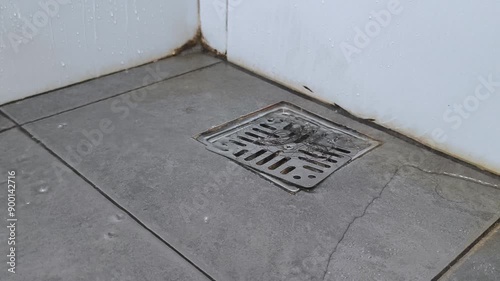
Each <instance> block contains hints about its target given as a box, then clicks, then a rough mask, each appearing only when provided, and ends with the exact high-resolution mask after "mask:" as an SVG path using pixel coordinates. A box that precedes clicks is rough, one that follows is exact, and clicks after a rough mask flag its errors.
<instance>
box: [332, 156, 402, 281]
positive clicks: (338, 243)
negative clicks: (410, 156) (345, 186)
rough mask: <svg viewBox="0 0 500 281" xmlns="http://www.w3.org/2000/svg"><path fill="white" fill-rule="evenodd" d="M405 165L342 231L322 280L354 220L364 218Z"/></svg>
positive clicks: (397, 170)
mask: <svg viewBox="0 0 500 281" xmlns="http://www.w3.org/2000/svg"><path fill="white" fill-rule="evenodd" d="M403 167H404V166H401V167H399V168H397V169H396V171H395V172H394V174H393V175H392V176H391V178H390V179H389V181H388V182H387V183H386V184H385V185H384V187H382V189H381V190H380V192H379V193H378V195H377V196H375V197H373V198H372V200H371V201H370V202H369V203H368V204H367V205H366V207H365V209H364V210H363V213H362V214H361V215H360V216H355V217H354V219H353V220H352V221H351V222H350V223H349V224H348V225H347V228H346V229H345V231H344V233H342V236H341V237H340V240H339V242H337V244H336V245H335V247H334V248H333V251H332V252H331V253H330V255H329V256H328V262H327V264H326V268H325V272H324V273H323V278H322V280H325V278H326V275H327V274H328V268H329V267H330V262H331V261H332V257H333V255H334V254H335V252H336V251H337V248H338V246H339V245H340V243H342V241H343V240H344V238H345V235H346V234H347V232H348V231H349V229H350V228H351V226H352V225H353V224H354V222H355V221H356V220H358V219H360V218H362V217H363V216H365V215H366V211H367V210H368V208H369V207H370V206H371V205H372V204H373V202H375V200H377V199H379V198H380V197H382V193H383V192H384V190H385V188H386V187H387V186H389V184H390V183H391V182H392V181H393V180H394V178H395V177H396V175H397V174H398V173H399V170H401V169H402V168H403Z"/></svg>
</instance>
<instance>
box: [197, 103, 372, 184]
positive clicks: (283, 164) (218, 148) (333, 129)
mask: <svg viewBox="0 0 500 281" xmlns="http://www.w3.org/2000/svg"><path fill="white" fill-rule="evenodd" d="M196 139H197V140H198V141H200V142H202V143H204V144H205V145H206V146H207V148H208V149H209V150H210V151H213V152H215V153H218V154H221V155H223V156H225V157H227V158H229V159H232V160H234V161H236V162H238V163H240V164H242V165H244V166H246V167H248V168H251V169H252V170H254V171H257V172H259V173H261V174H262V175H263V176H265V177H266V178H268V179H270V180H272V181H274V182H275V183H277V184H279V185H281V186H282V187H284V188H286V189H288V190H289V191H292V192H296V191H298V190H299V189H300V188H302V189H310V188H313V187H315V186H316V185H318V184H319V183H320V182H321V181H323V180H324V179H325V178H327V177H328V176H329V175H331V174H332V173H333V172H335V171H336V170H338V169H340V168H341V167H342V166H344V165H345V164H347V163H348V162H350V161H353V160H354V159H356V158H358V157H360V156H361V155H363V154H365V153H367V152H368V151H370V150H371V149H373V148H375V147H376V146H378V145H379V144H380V142H378V141H376V140H373V139H371V138H369V137H367V136H364V135H361V134H359V133H357V132H355V131H353V130H351V129H348V128H346V127H343V126H340V125H337V124H334V123H332V122H330V121H328V120H326V119H324V118H322V117H319V116H317V115H315V114H313V113H310V112H308V111H306V110H303V109H302V108H299V107H297V106H295V105H293V104H290V103H287V102H280V103H277V104H275V105H272V106H269V107H267V108H264V109H262V110H259V111H257V112H254V113H251V114H249V115H246V116H243V117H241V118H238V119H237V120H234V121H231V122H229V123H226V124H224V125H221V126H217V127H215V128H212V129H210V130H209V131H207V132H204V133H201V134H200V135H199V136H197V138H196Z"/></svg>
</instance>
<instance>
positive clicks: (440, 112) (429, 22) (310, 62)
mask: <svg viewBox="0 0 500 281" xmlns="http://www.w3.org/2000/svg"><path fill="white" fill-rule="evenodd" d="M235 2H236V3H235V4H234V3H233V5H232V6H231V8H230V9H229V18H228V42H227V52H228V59H229V60H230V61H232V62H234V63H236V64H239V65H242V66H244V67H246V68H249V69H251V70H253V71H255V72H257V73H260V74H262V75H264V76H267V77H269V78H271V79H273V80H276V81H279V82H281V83H283V84H286V85H287V86H289V87H292V88H295V89H296V90H298V91H301V92H303V93H305V94H310V95H312V96H315V97H317V98H319V99H321V100H323V101H327V102H330V103H336V104H339V105H340V106H342V107H343V108H345V109H346V110H348V111H350V112H351V113H353V114H355V115H357V116H359V117H363V118H373V119H376V122H377V123H379V124H382V125H384V126H386V127H388V128H391V129H394V130H397V131H399V132H401V133H403V134H405V135H407V136H410V137H412V138H415V139H417V140H419V141H420V142H423V143H426V144H428V145H430V146H433V147H435V148H437V149H439V150H442V151H444V152H446V153H448V154H451V155H454V156H456V157H458V158H461V159H463V160H465V161H469V162H471V163H474V164H476V165H478V166H481V167H484V168H486V169H488V170H490V171H493V172H496V173H499V174H500V149H499V146H498V145H499V139H500V126H499V125H498V121H499V120H500V110H499V108H500V85H499V84H498V83H496V84H495V85H489V86H488V87H485V86H484V85H483V84H487V83H485V82H484V80H488V77H489V76H491V79H492V80H493V81H499V82H500V52H499V50H500V33H499V26H500V16H499V15H500V1H496V0H484V1H473V0H464V1H452V0H443V1H430V0H428V1H404V0H401V2H400V4H398V3H397V2H396V3H389V2H390V1H388V0H381V1H370V2H368V1H364V2H363V3H359V2H357V1H347V0H342V1H341V0H330V1H326V0H314V1H299V0H275V1H266V0H252V1H250V0H238V1H236V0H235ZM372 11H376V12H379V11H385V12H382V13H383V14H384V15H386V16H387V14H388V13H390V14H391V18H390V20H388V17H385V20H382V21H380V20H378V21H380V22H381V23H382V24H379V23H376V21H377V17H376V16H374V15H371V12H372ZM202 22H203V21H202ZM378 27H379V28H380V30H378V29H377V28H378ZM356 28H359V29H360V30H365V28H369V29H370V28H371V29H370V30H371V34H370V36H371V37H368V35H364V36H363V35H358V37H360V38H357V37H356V34H357V33H356ZM365 36H366V37H365ZM363 37H365V38H364V39H365V40H364V42H363V40H362V39H363ZM355 40H357V43H356V42H355ZM343 48H344V50H343ZM346 50H348V51H346ZM349 51H350V52H351V53H349ZM479 77H482V78H479ZM303 85H305V86H307V87H309V88H310V89H311V90H312V91H313V92H314V93H311V92H309V91H307V90H305V89H304V88H303ZM476 90H477V93H476ZM476 95H477V97H476ZM464 103H465V109H462V112H460V113H458V111H457V112H455V111H453V110H459V109H454V105H455V104H457V105H460V104H464ZM462 106H463V105H462ZM460 114H462V115H460Z"/></svg>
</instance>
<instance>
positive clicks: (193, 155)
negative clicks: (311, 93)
mask: <svg viewBox="0 0 500 281" xmlns="http://www.w3.org/2000/svg"><path fill="white" fill-rule="evenodd" d="M164 69H165V70H164ZM159 72H161V74H158V73H159ZM146 77H149V78H146ZM279 101H287V102H290V103H293V104H296V105H298V106H300V107H302V108H304V109H306V110H309V111H312V112H314V113H316V114H318V115H320V116H323V117H325V118H328V119H329V120H332V121H334V122H336V123H340V124H343V125H346V126H349V127H351V128H353V129H355V130H357V131H358V132H361V133H363V134H366V135H369V136H371V137H372V138H375V139H377V140H380V141H381V142H383V145H382V146H380V147H378V148H376V149H375V150H373V151H372V152H370V153H368V154H366V155H365V156H363V157H362V158H360V159H358V160H356V161H354V162H352V163H350V164H349V165H347V166H346V167H344V168H342V169H341V170H339V171H337V172H336V173H335V174H333V175H332V176H330V177H329V178H327V179H326V180H325V181H324V182H322V183H321V184H320V185H319V186H318V187H317V188H316V189H315V190H314V191H313V192H300V193H298V194H296V195H291V194H289V193H287V192H285V191H283V190H282V189H280V188H279V187H277V186H275V185H274V184H272V183H270V182H269V181H267V180H265V179H263V178H261V177H260V176H258V175H257V174H255V173H253V172H252V171H249V170H247V169H245V168H243V167H241V166H239V165H237V164H235V163H234V162H231V161H230V160H228V159H226V158H224V157H222V156H220V155H217V154H214V153H212V152H210V151H208V150H206V149H205V147H204V146H203V145H202V144H201V143H199V142H197V141H195V140H194V139H193V136H195V135H196V134H198V133H201V132H203V131H205V130H207V129H209V128H211V127H213V126H216V125H219V124H222V123H225V122H228V121H231V120H233V119H236V118H238V117H240V116H241V115H245V114H247V113H250V112H252V111H255V110H258V109H261V108H263V107H265V106H268V105H270V104H273V103H276V102H279ZM0 110H1V111H2V112H3V113H5V114H6V115H8V116H9V117H10V118H11V119H12V120H15V121H16V122H17V123H18V126H17V127H16V128H12V129H7V130H5V131H3V132H1V133H0V144H1V146H0V147H1V148H0V149H1V153H2V158H1V160H0V163H1V173H2V174H1V175H4V176H3V177H4V178H5V180H6V177H7V171H8V170H16V171H17V175H18V182H17V186H18V187H17V190H18V194H17V203H18V214H17V215H18V218H19V221H18V227H19V228H18V237H19V246H18V247H19V252H18V259H19V260H18V262H19V264H18V274H17V275H15V276H11V275H9V274H8V273H7V271H6V270H2V273H1V275H0V277H1V279H2V280H203V279H205V280H206V279H208V280H210V279H212V280H343V279H345V280H431V279H433V278H435V277H436V276H441V275H442V274H443V273H446V274H444V277H443V278H449V279H450V280H471V278H474V276H477V277H478V278H481V279H478V280H498V276H499V275H498V269H499V268H500V265H499V264H498V262H499V261H498V256H497V255H496V253H498V251H500V248H499V247H500V244H499V242H498V239H499V238H498V236H492V235H489V236H487V237H486V238H483V239H478V237H480V236H481V235H482V234H483V233H484V232H485V231H486V230H487V229H490V230H491V228H492V225H493V224H494V223H495V222H497V221H498V220H499V218H500V187H499V184H500V178H499V177H496V176H492V175H490V174H485V173H481V172H479V171H477V170H475V169H472V168H470V167H468V166H465V165H462V164H460V163H459V162H457V161H454V160H451V159H448V158H445V157H442V156H440V155H437V154H435V153H433V152H431V151H428V150H426V149H424V148H421V147H418V146H415V145H413V144H410V143H408V142H405V141H404V140H401V139H399V138H397V137H394V136H393V135H390V134H387V133H386V132H383V131H380V130H377V129H375V128H374V127H370V126H367V125H365V124H362V123H359V122H357V121H355V120H353V119H350V118H348V117H346V116H344V115H342V114H340V113H338V112H336V110H335V109H333V108H330V107H327V106H324V105H322V104H319V103H316V102H314V101H311V100H308V99H304V98H303V97H301V96H299V95H296V94H294V93H291V92H288V91H286V90H284V89H282V88H280V87H277V86H275V85H273V84H270V83H268V82H266V81H264V80H262V79H260V78H258V77H255V76H253V75H250V74H248V73H246V72H244V71H241V70H240V69H238V68H235V67H233V66H231V65H230V64H227V63H225V62H222V61H219V60H218V59H215V58H212V57H210V56H208V55H204V54H190V55H188V56H180V57H175V58H170V59H166V60H162V61H159V62H156V63H153V64H149V65H145V66H142V67H139V68H136V69H133V70H129V71H128V72H120V73H116V74H113V75H110V76H106V77H102V78H98V79H95V80H91V81H88V82H84V83H81V84H78V85H75V86H72V87H68V88H65V89H61V90H58V91H54V92H52V93H48V94H44V95H39V96H36V97H34V98H30V99H26V100H22V101H19V102H15V103H11V104H8V105H4V106H2V107H1V108H0ZM7 122H9V121H8V120H5V118H1V117H0V124H2V126H3V127H6V128H8V127H9V125H8V124H7ZM4 123H5V124H7V125H5V126H4V125H3V124H4ZM19 125H21V126H19ZM454 175H455V176H454ZM0 181H1V182H3V181H4V180H3V179H2V180H0ZM3 185H5V183H3ZM0 198H1V199H0V200H2V202H7V200H6V194H4V193H2V194H0ZM4 209H5V208H4ZM2 214H3V217H4V218H5V219H6V218H7V213H6V212H5V211H2ZM492 233H494V232H492ZM7 236H8V233H7V230H6V229H5V228H0V238H2V239H1V240H2V241H6V239H7ZM484 239H488V240H487V242H485V241H483V240H484ZM473 242H474V243H476V242H479V243H477V245H476V246H475V247H472V250H470V251H469V252H468V254H466V255H464V256H463V257H462V258H459V257H461V256H462V255H463V254H464V253H465V252H464V250H466V249H467V248H468V247H469V246H470V245H471V243H473ZM486 245H489V246H486ZM485 247H488V248H490V247H491V248H495V247H496V251H494V250H489V249H483V248H485ZM469 248H470V247H469ZM0 251H1V252H2V253H5V252H7V245H6V243H0ZM6 261H7V260H6V256H5V255H2V256H1V258H0V263H1V264H4V265H5V264H6ZM486 262H489V263H490V264H491V265H490V266H477V264H478V263H481V264H483V263H486ZM450 263H452V265H453V266H452V267H451V270H449V272H448V271H446V272H445V271H444V269H445V268H447V266H448V265H450ZM470 268H474V270H470ZM451 273H453V274H454V275H451ZM495 278H497V279H495ZM445 280H446V279H445Z"/></svg>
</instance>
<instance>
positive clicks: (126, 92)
mask: <svg viewBox="0 0 500 281" xmlns="http://www.w3.org/2000/svg"><path fill="white" fill-rule="evenodd" d="M221 62H222V61H218V62H215V63H212V64H209V65H206V66H202V67H200V68H196V69H193V70H190V71H187V72H183V73H180V74H177V75H174V76H171V77H168V78H165V79H162V80H159V81H156V82H153V83H151V84H148V85H144V86H140V87H137V88H134V89H131V90H127V91H125V92H121V93H118V94H114V95H112V96H109V97H105V98H101V99H98V100H94V101H91V102H89V103H85V104H82V105H79V106H76V107H73V108H70V109H66V110H63V111H60V112H57V113H54V114H50V115H47V116H44V117H40V118H38V119H35V120H31V121H28V122H24V123H22V124H19V126H24V125H28V124H32V123H35V122H38V121H41V120H45V119H48V118H51V117H54V116H57V115H60V114H63V113H67V112H71V111H74V110H77V109H80V108H83V107H86V106H89V105H92V104H95V103H98V102H101V101H105V100H109V99H112V98H116V97H118V96H121V95H125V94H128V93H130V92H133V91H137V90H140V89H143V88H147V87H149V86H152V85H156V84H159V83H163V82H165V81H168V80H171V79H175V78H178V77H181V76H183V75H187V74H190V73H193V72H196V71H201V70H204V69H207V68H210V67H212V66H215V65H217V64H219V63H221ZM46 94H49V93H46ZM13 102H15V101H13ZM7 104H9V103H7ZM7 104H4V105H7ZM4 105H2V107H3V106H4ZM4 114H5V115H8V114H7V113H6V112H5V113H4ZM9 117H10V119H14V118H13V117H11V116H10V115H9ZM16 124H18V123H17V122H16Z"/></svg>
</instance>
